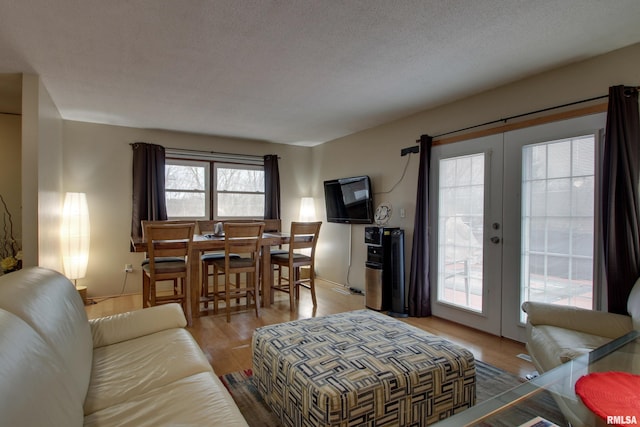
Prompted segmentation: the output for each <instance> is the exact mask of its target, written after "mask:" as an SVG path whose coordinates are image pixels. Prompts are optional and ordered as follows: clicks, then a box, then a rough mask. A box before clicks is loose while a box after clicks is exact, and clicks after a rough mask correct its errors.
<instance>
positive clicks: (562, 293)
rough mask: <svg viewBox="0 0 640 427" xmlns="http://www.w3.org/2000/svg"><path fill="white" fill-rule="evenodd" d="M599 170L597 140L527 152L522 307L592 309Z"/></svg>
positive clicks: (577, 140) (566, 141)
mask: <svg viewBox="0 0 640 427" xmlns="http://www.w3.org/2000/svg"><path fill="white" fill-rule="evenodd" d="M594 167H595V136H594V135H587V136H581V137H576V138H568V139H562V140H556V141H550V142H544V143H541V144H534V145H527V146H525V147H523V148H522V258H521V263H522V264H521V265H522V277H521V292H520V295H521V300H520V302H521V303H522V302H524V301H541V302H547V303H552V304H559V305H570V306H576V307H583V308H589V309H590V308H592V306H593V246H594V244H593V242H594V241H593V239H594V229H593V226H594V206H593V203H594V191H595V189H594ZM520 320H521V321H522V322H524V321H525V315H524V313H521V316H520Z"/></svg>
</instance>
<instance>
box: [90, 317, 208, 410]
mask: <svg viewBox="0 0 640 427" xmlns="http://www.w3.org/2000/svg"><path fill="white" fill-rule="evenodd" d="M211 371H212V369H211V365H210V364H209V362H208V361H207V359H206V357H205V356H204V354H203V353H202V350H200V347H198V345H197V344H196V342H195V341H194V339H193V338H192V337H191V335H190V334H189V332H187V331H186V330H184V329H169V330H165V331H161V332H157V333H155V334H151V335H146V336H142V337H140V338H136V339H134V340H129V341H123V342H119V343H117V344H112V345H108V346H103V347H98V348H96V349H95V350H94V356H93V373H92V376H91V384H90V385H89V390H88V392H87V397H86V400H85V402H84V413H85V415H88V414H92V413H94V412H96V411H99V410H102V409H105V408H108V407H110V406H113V405H118V404H120V403H123V402H126V401H128V400H131V399H133V400H135V398H136V396H138V395H144V394H146V393H149V392H151V391H152V390H154V389H156V388H160V387H164V386H166V385H167V384H171V383H173V382H175V381H177V380H179V379H181V378H185V377H188V376H191V375H195V374H198V373H202V372H211Z"/></svg>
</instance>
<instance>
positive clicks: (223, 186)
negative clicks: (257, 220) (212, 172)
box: [216, 167, 264, 216]
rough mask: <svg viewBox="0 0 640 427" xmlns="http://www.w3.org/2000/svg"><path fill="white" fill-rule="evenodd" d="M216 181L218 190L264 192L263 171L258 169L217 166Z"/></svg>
mask: <svg viewBox="0 0 640 427" xmlns="http://www.w3.org/2000/svg"><path fill="white" fill-rule="evenodd" d="M216 182H217V184H216V185H217V190H218V191H246V192H256V193H264V171H263V170H260V169H241V168H231V167H218V168H216ZM261 215H262V214H261ZM245 216H246V215H245Z"/></svg>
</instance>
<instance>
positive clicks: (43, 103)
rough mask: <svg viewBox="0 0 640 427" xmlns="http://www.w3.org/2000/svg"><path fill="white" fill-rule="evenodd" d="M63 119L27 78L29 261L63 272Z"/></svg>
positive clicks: (24, 152) (25, 222)
mask: <svg viewBox="0 0 640 427" xmlns="http://www.w3.org/2000/svg"><path fill="white" fill-rule="evenodd" d="M61 192H62V118H61V117H60V113H59V112H58V109H57V107H56V106H55V104H54V103H53V101H52V99H51V97H50V96H49V93H48V92H47V89H46V88H45V86H44V85H43V84H42V82H41V81H40V78H39V77H38V76H35V75H31V74H25V75H23V79H22V226H23V227H22V239H23V246H22V247H23V252H24V261H23V263H24V266H32V265H40V266H43V267H48V268H52V269H55V270H58V271H61V268H62V263H61V257H60V209H61Z"/></svg>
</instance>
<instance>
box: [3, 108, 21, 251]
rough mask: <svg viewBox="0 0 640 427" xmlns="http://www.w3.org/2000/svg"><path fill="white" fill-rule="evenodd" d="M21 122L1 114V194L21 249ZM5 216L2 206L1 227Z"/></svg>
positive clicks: (13, 117)
mask: <svg viewBox="0 0 640 427" xmlns="http://www.w3.org/2000/svg"><path fill="white" fill-rule="evenodd" d="M21 121H22V120H21V118H20V116H18V115H6V114H0V194H1V195H2V197H3V199H4V201H5V203H6V204H7V207H8V209H9V213H10V214H11V218H12V222H13V237H14V238H15V239H16V241H17V242H18V245H20V247H22V209H21V205H22V203H21V199H22V185H21V181H22V180H21V170H22V168H21V158H22V155H21V145H22V144H21V140H20V134H21V133H20V126H21ZM3 214H4V209H3V207H2V206H0V227H4V225H5V224H4V221H3ZM7 227H8V224H7ZM6 237H7V238H9V237H10V236H8V235H7V236H6ZM4 238H5V236H4V232H3V228H0V240H4Z"/></svg>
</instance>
